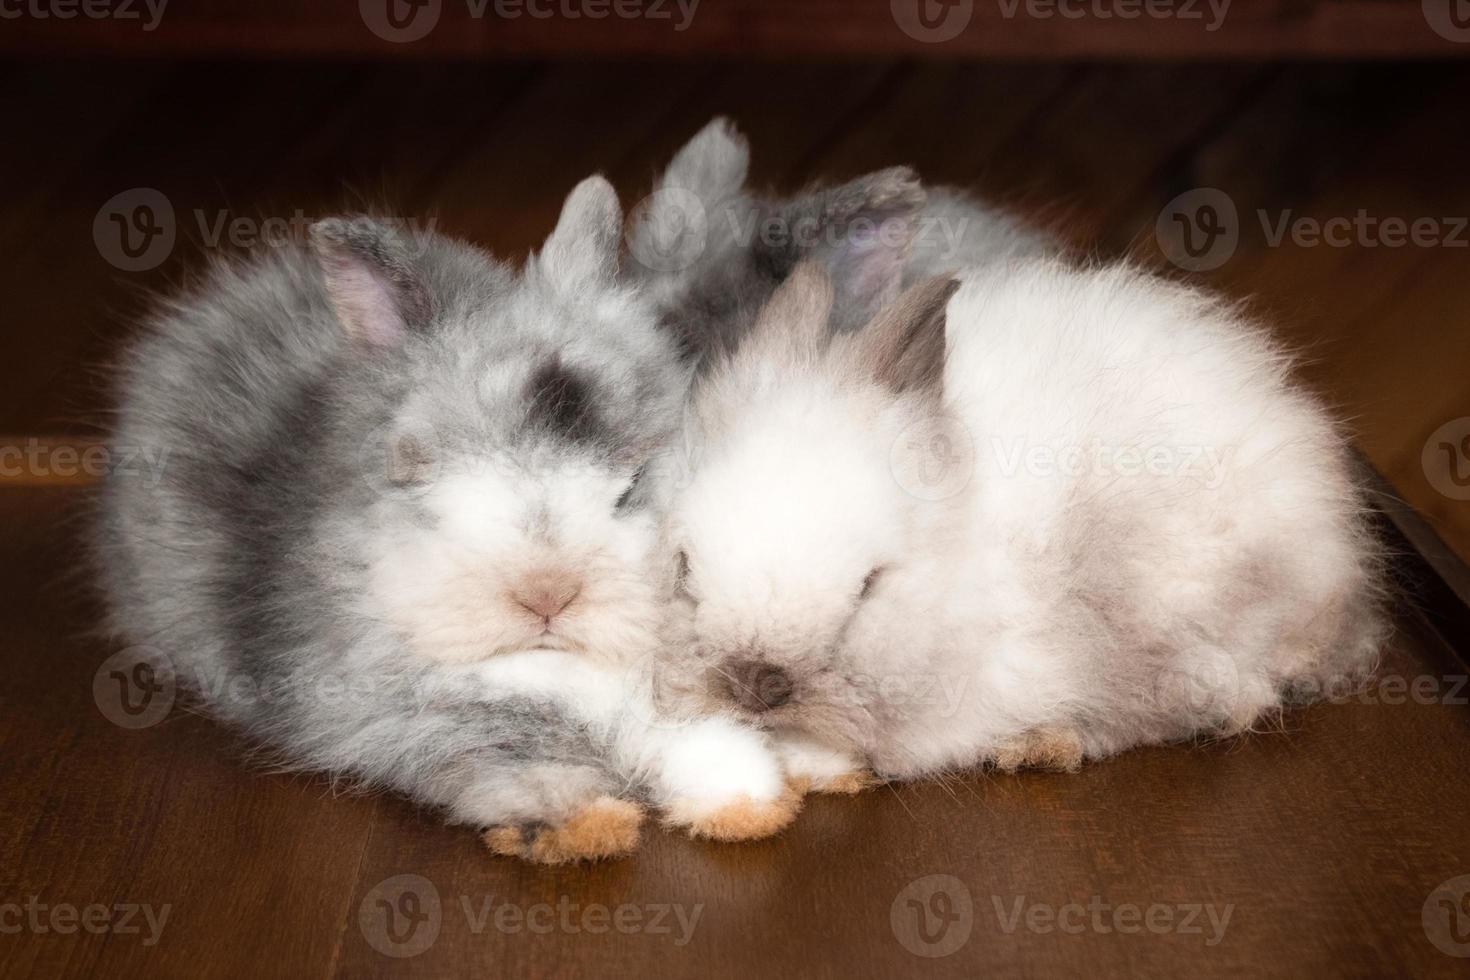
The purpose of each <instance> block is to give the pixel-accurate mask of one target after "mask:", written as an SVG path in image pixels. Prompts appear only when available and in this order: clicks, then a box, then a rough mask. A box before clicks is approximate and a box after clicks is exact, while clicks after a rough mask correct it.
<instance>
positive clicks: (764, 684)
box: [725, 660, 792, 712]
mask: <svg viewBox="0 0 1470 980" xmlns="http://www.w3.org/2000/svg"><path fill="white" fill-rule="evenodd" d="M725 683H726V685H727V686H728V687H729V690H730V698H731V699H732V700H733V701H734V702H735V703H736V704H738V705H740V706H741V707H742V708H745V709H746V710H747V711H755V712H761V711H768V710H770V709H771V708H779V707H781V705H783V704H785V703H786V702H787V701H790V700H791V692H792V684H791V676H790V675H789V674H787V673H786V671H784V670H782V669H781V668H780V667H777V666H775V665H774V664H768V663H766V662H764V661H761V660H733V661H728V662H727V663H726V664H725Z"/></svg>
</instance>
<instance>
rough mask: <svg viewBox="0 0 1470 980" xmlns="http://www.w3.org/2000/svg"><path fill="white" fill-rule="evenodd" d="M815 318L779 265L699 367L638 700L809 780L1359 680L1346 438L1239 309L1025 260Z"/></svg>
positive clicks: (815, 278) (1363, 595)
mask: <svg viewBox="0 0 1470 980" xmlns="http://www.w3.org/2000/svg"><path fill="white" fill-rule="evenodd" d="M956 289H957V291H956ZM832 306H833V292H832V287H831V285H830V282H829V279H828V276H827V274H826V272H825V271H824V270H823V269H822V268H821V267H820V266H818V265H816V264H804V265H802V266H800V267H799V268H798V269H797V271H796V272H794V273H793V274H792V276H791V277H790V279H789V280H788V281H787V282H786V283H785V285H783V286H782V287H781V288H780V289H779V290H778V291H777V293H776V294H775V296H774V298H773V299H772V300H771V302H770V303H769V304H768V305H767V307H766V308H765V309H764V311H762V313H761V315H760V317H759V320H758V322H757V323H756V325H755V326H754V327H753V329H752V331H751V332H750V334H749V335H748V336H746V337H745V338H744V339H743V342H742V343H741V344H740V345H739V346H738V348H737V349H736V351H735V352H734V354H733V355H732V356H728V357H725V358H723V359H722V360H721V361H720V362H719V363H717V364H714V365H711V366H710V367H709V369H708V371H707V372H706V374H705V376H704V377H703V378H702V380H701V381H700V382H698V384H697V390H696V392H695V395H694V401H693V406H692V409H691V411H690V412H688V413H687V416H686V432H685V440H686V442H687V446H686V447H685V450H684V455H683V458H684V459H685V460H686V461H687V465H688V466H689V468H690V470H689V472H688V473H687V474H685V476H684V480H683V486H682V488H681V489H680V490H679V492H678V493H677V496H676V498H675V500H674V502H673V504H672V508H671V513H670V516H669V520H668V530H667V533H668V536H669V542H670V547H671V548H672V549H675V550H676V552H677V565H678V569H679V574H678V578H679V581H678V583H677V592H678V595H679V599H678V604H679V605H680V606H682V608H683V609H684V612H685V619H684V622H683V627H682V628H683V629H684V630H686V631H687V639H688V647H687V652H686V654H685V655H684V656H674V657H671V658H670V660H669V661H668V662H667V663H666V664H664V666H663V669H662V672H661V680H662V682H663V686H664V690H665V694H666V696H685V697H691V698H693V699H694V700H695V701H696V702H699V703H704V704H721V705H727V706H729V705H733V706H736V707H738V708H740V709H741V710H742V711H744V712H745V714H746V717H748V718H750V719H751V720H752V721H756V722H759V723H761V724H763V725H765V726H766V727H767V728H769V729H771V730H773V731H774V732H776V733H777V734H778V735H779V736H781V737H782V738H783V739H784V740H785V742H786V746H785V752H786V755H787V759H788V765H789V767H790V768H791V769H792V770H793V773H794V774H796V775H803V776H807V777H809V778H811V779H812V780H814V781H815V782H816V783H817V785H818V788H821V786H822V784H824V783H839V784H840V783H842V782H844V781H850V780H851V779H852V778H853V777H852V773H853V772H856V771H857V770H859V769H860V767H862V766H863V765H870V766H871V767H872V768H873V769H874V770H875V771H876V773H877V774H878V775H879V776H881V777H885V778H915V777H921V776H924V775H926V774H933V773H937V772H941V771H944V770H949V769H952V768H956V767H966V766H973V765H976V764H980V763H984V762H990V763H993V764H997V765H1000V766H1002V767H1007V768H1010V767H1014V766H1018V765H1022V764H1033V765H1043V766H1053V767H1060V768H1072V767H1075V766H1076V765H1078V764H1079V763H1080V762H1081V761H1082V760H1083V759H1084V758H1099V757H1103V756H1107V755H1109V754H1111V753H1115V752H1118V751H1120V750H1123V749H1126V748H1128V747H1130V746H1135V745H1140V744H1147V743H1157V742H1165V741H1169V740H1176V739H1183V738H1187V737H1190V736H1193V735H1196V734H1200V733H1230V732H1240V731H1244V730H1247V729H1250V728H1252V727H1253V726H1256V725H1258V724H1260V723H1261V722H1262V721H1263V720H1264V719H1265V718H1267V717H1269V716H1270V715H1271V714H1273V713H1274V712H1276V711H1278V709H1279V708H1280V707H1281V706H1282V704H1283V703H1284V701H1285V700H1286V699H1288V698H1290V697H1293V696H1300V695H1310V694H1311V693H1313V691H1315V690H1320V688H1321V686H1322V685H1325V684H1327V683H1330V682H1333V681H1335V680H1337V679H1340V678H1343V677H1359V676H1361V675H1363V674H1365V673H1366V672H1368V671H1370V670H1371V669H1372V667H1373V665H1374V663H1375V659H1376V656H1377V654H1378V651H1379V648H1380V645H1381V643H1382V641H1383V639H1384V637H1385V633H1386V624H1385V619H1384V616H1383V614H1382V611H1381V607H1380V591H1381V589H1380V581H1381V579H1380V567H1379V560H1378V552H1377V545H1376V543H1375V541H1374V539H1373V537H1372V535H1371V534H1370V532H1369V530H1368V528H1367V526H1366V524H1365V517H1364V512H1365V505H1364V501H1363V499H1362V497H1361V495H1360V493H1359V490H1358V488H1357V486H1356V485H1355V482H1354V479H1353V476H1352V474H1351V465H1350V458H1349V455H1348V452H1347V448H1346V443H1345V438H1344V434H1343V432H1342V431H1341V430H1340V428H1339V427H1338V426H1337V425H1336V424H1334V422H1333V420H1332V419H1331V418H1330V417H1329V415H1328V413H1327V412H1325V411H1324V410H1323V408H1322V407H1321V405H1320V404H1319V403H1318V402H1317V401H1316V400H1315V399H1313V398H1312V397H1311V396H1310V395H1309V394H1307V392H1306V391H1305V390H1304V389H1303V388H1302V387H1301V386H1300V385H1298V384H1297V383H1295V382H1294V381H1293V380H1292V379H1291V376H1290V364H1289V360H1288V358H1287V357H1286V356H1285V355H1284V354H1283V353H1282V351H1281V349H1280V348H1279V347H1278V346H1276V345H1275V344H1274V343H1273V342H1272V341H1271V340H1270V339H1269V338H1268V337H1267V336H1266V334H1265V333H1264V332H1262V331H1261V330H1260V329H1258V328H1257V327H1256V326H1254V325H1253V324H1251V323H1250V322H1249V321H1248V320H1247V319H1246V318H1244V317H1243V316H1242V315H1241V313H1240V311H1238V310H1237V309H1235V308H1233V307H1231V306H1230V305H1228V304H1225V303H1223V302H1221V301H1219V300H1217V299H1215V298H1212V297H1210V296H1208V295H1207V294H1205V293H1202V292H1200V291H1198V290H1195V289H1191V288H1187V287H1185V286H1182V285H1179V284H1176V283H1173V282H1169V281H1164V280H1162V279H1159V278H1155V277H1153V276H1150V275H1147V274H1144V273H1142V272H1140V271H1138V270H1136V269H1134V268H1131V267H1128V266H1124V265H1113V266H1103V267H1089V268H1078V267H1074V266H1071V265H1069V264H1067V263H1065V262H1062V261H1058V260H1048V259H1019V260H1015V261H1011V262H1007V263H994V264H991V265H990V266H987V267H985V268H978V269H972V270H969V271H967V272H965V273H964V274H963V275H962V276H961V277H960V279H959V280H958V281H955V280H951V279H948V278H945V277H938V278H933V279H929V280H926V281H923V282H920V283H918V284H917V285H915V286H912V287H910V288H909V289H908V290H907V291H905V292H904V293H903V295H902V296H901V297H900V298H899V300H898V301H897V302H896V303H895V304H893V305H891V306H890V307H888V308H887V309H885V310H884V311H883V312H881V313H880V314H879V315H878V316H877V318H876V319H875V320H874V321H873V322H872V323H871V324H869V325H868V326H867V327H865V328H863V329H861V330H859V331H857V332H853V333H837V332H833V331H832V330H831V329H830V325H829V316H830V311H831V309H832ZM946 322H947V327H946Z"/></svg>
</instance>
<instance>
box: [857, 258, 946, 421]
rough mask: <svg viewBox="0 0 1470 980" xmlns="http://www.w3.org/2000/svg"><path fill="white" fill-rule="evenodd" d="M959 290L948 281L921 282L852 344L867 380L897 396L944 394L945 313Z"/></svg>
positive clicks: (910, 289)
mask: <svg viewBox="0 0 1470 980" xmlns="http://www.w3.org/2000/svg"><path fill="white" fill-rule="evenodd" d="M959 287H960V283H959V280H958V279H954V278H952V277H950V276H948V275H943V276H934V277H933V278H931V279H924V280H921V281H919V282H917V283H915V284H914V285H912V286H910V287H909V288H908V289H906V290H904V291H903V293H902V294H900V295H899V297H898V299H896V300H895V301H894V302H893V303H892V304H891V305H889V306H887V307H885V308H884V310H883V311H882V312H881V313H879V314H878V316H877V317H876V318H875V319H874V320H873V322H872V323H870V324H868V325H867V326H866V327H864V328H863V329H862V330H860V331H859V332H858V333H857V334H855V335H854V336H853V337H852V338H851V339H852V343H853V344H854V347H855V349H856V351H857V353H858V358H859V362H860V363H861V364H862V365H863V367H864V368H865V369H866V370H867V371H868V372H869V373H870V376H871V377H873V378H874V379H875V380H877V381H878V382H879V383H880V384H882V385H884V386H886V387H887V388H889V389H890V390H891V391H893V392H895V393H898V394H905V393H910V392H925V393H932V394H934V395H939V394H942V393H943V390H944V360H945V351H946V345H945V323H946V310H947V309H948V307H949V300H950V297H951V296H953V295H954V293H955V290H956V289H959Z"/></svg>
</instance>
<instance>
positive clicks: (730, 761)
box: [659, 718, 801, 841]
mask: <svg viewBox="0 0 1470 980" xmlns="http://www.w3.org/2000/svg"><path fill="white" fill-rule="evenodd" d="M662 762H663V766H662V775H661V787H660V790H661V791H660V795H659V798H660V801H661V809H662V810H663V812H664V822H665V823H666V824H667V825H669V826H672V827H680V828H683V829H684V830H685V831H687V832H688V833H689V835H690V836H691V837H704V838H708V839H710V840H722V841H734V840H755V839H757V838H761V837H769V836H771V835H772V834H774V833H776V832H777V831H778V830H780V829H781V828H783V827H785V826H786V825H787V824H789V823H790V822H791V821H792V820H793V819H794V818H795V817H796V812H797V810H799V809H801V792H800V791H799V790H798V789H797V788H796V787H795V786H792V785H790V782H789V780H787V778H786V775H785V773H784V772H783V771H782V769H781V760H780V759H779V758H778V757H777V756H776V753H775V752H774V751H772V746H771V745H770V743H769V741H768V740H767V738H766V736H765V735H764V734H762V733H761V732H758V731H755V730H753V729H750V728H747V727H745V726H742V725H739V724H736V723H734V722H731V721H729V720H727V719H723V718H711V719H705V720H704V721H701V722H699V723H697V724H695V725H691V726H688V727H686V728H683V729H680V730H679V731H678V732H677V733H675V734H673V735H672V736H671V738H670V739H669V742H668V744H667V746H666V748H665V751H664V753H663V759H662Z"/></svg>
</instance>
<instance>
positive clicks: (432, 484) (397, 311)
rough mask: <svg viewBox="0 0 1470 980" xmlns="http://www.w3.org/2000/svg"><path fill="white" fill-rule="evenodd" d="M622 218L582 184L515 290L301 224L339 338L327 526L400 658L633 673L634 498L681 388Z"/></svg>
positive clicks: (364, 232)
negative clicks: (513, 654) (524, 657)
mask: <svg viewBox="0 0 1470 980" xmlns="http://www.w3.org/2000/svg"><path fill="white" fill-rule="evenodd" d="M621 226H622V215H621V211H620V208H619V205H618V201H617V197H616V194H615V192H614V191H613V189H612V187H611V185H609V184H608V183H607V181H606V180H604V179H602V178H600V177H594V178H589V179H588V180H586V181H584V182H583V183H581V184H580V185H578V186H577V188H576V189H575V190H573V192H572V193H571V195H570V196H569V197H568V198H567V201H566V203H565V206H564V208H563V211H562V214H561V217H560V219H559V221H558V223H557V226H556V229H555V231H553V232H552V234H551V236H550V237H549V238H548V239H547V240H546V242H545V245H544V247H543V248H542V249H541V250H540V252H539V254H537V255H534V256H533V257H532V258H531V259H530V260H529V261H528V262H527V264H526V267H525V268H524V269H523V270H521V271H520V272H519V273H514V272H512V271H510V270H508V269H506V268H504V267H502V266H499V265H496V264H494V263H492V262H490V261H489V260H488V259H487V258H486V257H485V256H483V255H482V254H481V253H479V252H477V251H475V250H473V249H470V248H468V247H465V246H461V245H457V244H455V243H451V242H448V241H446V240H444V239H442V238H437V237H433V236H420V237H417V238H415V237H409V236H405V235H401V234H399V233H398V232H397V231H396V230H395V229H393V228H390V227H388V226H386V225H383V224H380V223H377V222H374V221H371V220H368V219H352V220H348V219H331V220H328V221H324V222H321V223H319V224H317V225H316V226H314V228H313V232H312V244H313V248H314V251H315V253H316V255H317V257H318V262H319V266H320V270H321V274H322V277H323V280H324V285H325V291H326V295H327V296H328V297H329V299H330V304H331V306H332V308H333V310H334V312H335V314H336V318H337V319H338V320H339V321H340V323H341V326H342V329H343V331H344V333H345V340H344V342H343V344H344V348H345V354H344V357H343V361H344V363H343V365H342V369H341V370H340V371H338V372H337V373H336V374H335V375H334V377H333V380H332V381H331V383H330V388H331V390H330V391H329V392H327V393H326V401H327V403H328V404H330V405H331V406H333V409H334V412H335V425H336V429H337V432H336V438H335V439H334V444H336V445H341V446H346V447H350V449H351V450H355V451H354V452H349V453H348V454H347V458H346V460H345V462H344V466H345V468H346V469H347V470H348V471H349V472H347V473H345V474H342V475H341V478H342V479H341V482H342V487H341V491H340V493H339V494H338V495H337V500H338V502H337V504H336V505H335V507H336V510H335V512H334V513H333V514H332V516H331V521H330V526H334V527H335V528H336V530H337V532H339V533H340V534H341V536H342V538H343V540H344V541H347V542H351V543H352V544H351V546H350V547H349V548H348V549H347V550H348V552H349V554H350V556H351V558H352V562H353V564H354V565H355V566H356V567H360V568H362V569H363V570H364V573H365V575H366V579H367V588H366V589H365V590H363V594H362V595H361V596H360V598H359V599H358V601H359V602H360V603H361V604H363V606H364V607H365V608H364V609H363V611H364V612H365V613H367V614H368V615H371V616H374V617H377V618H378V619H380V620H381V621H385V622H386V623H388V624H389V625H390V626H391V627H392V628H394V629H395V630H396V631H397V632H398V633H399V634H400V635H401V636H402V637H404V639H405V641H406V643H407V645H408V647H409V649H410V650H412V651H413V652H414V653H416V654H419V655H421V656H424V657H427V658H430V659H432V660H435V661H439V662H450V663H453V662H466V661H471V660H477V659H481V658H485V657H490V656H493V655H495V654H497V653H501V652H506V651H513V650H517V649H522V648H526V647H547V648H553V649H565V650H573V651H579V652H585V653H587V654H589V655H594V656H599V657H611V658H619V657H625V656H626V657H631V656H641V655H642V654H643V653H644V652H646V650H647V649H648V647H649V644H650V637H651V636H652V635H653V631H654V630H655V628H656V623H657V620H658V618H659V616H660V613H661V608H662V607H661V605H660V604H659V602H658V596H657V593H656V590H655V588H654V586H653V584H652V581H653V580H652V577H651V576H650V574H649V570H650V567H651V566H650V564H649V563H650V561H651V559H652V556H653V548H654V544H655V541H656V526H655V522H654V519H653V517H652V515H651V508H650V506H649V502H650V501H649V499H648V491H647V488H646V486H645V485H644V483H643V481H642V480H641V479H640V477H641V474H642V473H643V471H644V469H645V467H646V466H647V464H648V462H649V460H650V458H651V457H652V456H653V455H654V454H655V453H657V452H658V451H659V450H660V449H661V448H662V447H663V445H664V443H665V442H666V440H667V439H668V438H669V436H670V435H671V434H672V432H673V430H674V427H675V424H676V422H677V419H678V411H679V405H680V403H681V400H682V397H683V394H684V391H685V388H686V386H687V371H686V370H685V369H683V368H681V367H680V366H679V363H678V358H677V356H676V354H675V351H674V346H673V344H672V342H670V341H669V340H668V338H667V336H666V335H665V334H664V333H662V332H661V331H660V330H659V328H658V327H657V325H656V322H655V316H654V314H653V311H652V310H651V309H650V308H649V307H648V305H647V304H646V303H644V302H643V301H642V300H641V299H640V298H639V295H638V293H637V292H636V291H635V290H632V289H630V288H628V287H626V286H624V285H620V284H619V283H618V281H617V278H616V273H617V262H618V243H619V240H620V235H621Z"/></svg>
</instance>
